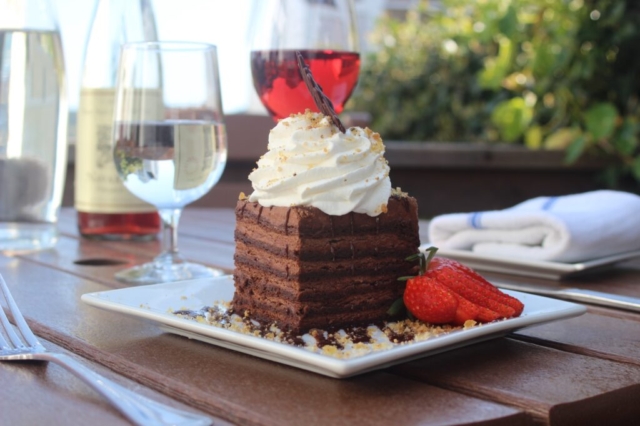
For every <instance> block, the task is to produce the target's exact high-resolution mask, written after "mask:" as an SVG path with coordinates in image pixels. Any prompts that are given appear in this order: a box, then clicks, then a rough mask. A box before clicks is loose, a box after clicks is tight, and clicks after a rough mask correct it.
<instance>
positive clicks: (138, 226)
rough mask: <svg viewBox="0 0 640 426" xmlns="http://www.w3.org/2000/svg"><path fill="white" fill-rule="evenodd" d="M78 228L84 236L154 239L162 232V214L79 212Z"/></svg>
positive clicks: (105, 238) (108, 238) (117, 238)
mask: <svg viewBox="0 0 640 426" xmlns="http://www.w3.org/2000/svg"><path fill="white" fill-rule="evenodd" d="M78 229H79V231H80V233H81V234H82V236H84V237H87V238H95V239H101V240H110V239H113V240H121V239H132V240H142V239H152V238H154V237H155V234H157V233H158V232H160V216H159V215H158V213H156V212H148V213H85V212H78Z"/></svg>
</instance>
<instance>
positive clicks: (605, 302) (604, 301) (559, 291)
mask: <svg viewBox="0 0 640 426" xmlns="http://www.w3.org/2000/svg"><path fill="white" fill-rule="evenodd" d="M492 283H493V284H494V285H496V286H497V287H501V288H506V289H508V290H516V291H522V292H525V293H532V294H540V295H543V296H549V297H553V298H557V299H564V300H573V301H576V302H584V303H591V304H593V305H600V306H607V307H611V308H619V309H626V310H629V311H635V312H640V298H637V297H630V296H622V295H619V294H611V293H604V292H601V291H594V290H584V289H581V288H557V287H551V286H543V285H537V284H536V285H532V284H514V283H508V282H502V281H494V280H492Z"/></svg>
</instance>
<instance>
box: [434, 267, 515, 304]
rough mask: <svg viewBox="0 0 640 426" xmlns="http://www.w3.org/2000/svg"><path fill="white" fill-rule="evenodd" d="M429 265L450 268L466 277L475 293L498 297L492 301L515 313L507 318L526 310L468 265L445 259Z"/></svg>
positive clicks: (513, 298)
mask: <svg viewBox="0 0 640 426" xmlns="http://www.w3.org/2000/svg"><path fill="white" fill-rule="evenodd" d="M429 265H430V267H433V268H438V267H442V268H444V267H449V268H450V269H452V270H454V271H455V272H456V273H461V274H463V275H465V276H466V277H467V278H468V280H469V281H468V282H469V283H473V284H470V285H471V286H472V287H473V289H474V291H476V292H480V293H484V294H485V296H487V297H489V296H491V294H493V295H495V296H496V297H492V299H494V300H497V301H499V303H501V304H503V305H507V306H509V307H511V308H512V309H513V311H514V312H513V314H512V315H510V316H507V317H511V316H514V317H517V316H519V315H520V314H521V313H522V310H523V309H524V305H523V304H522V302H520V301H519V300H518V299H516V298H515V297H512V296H509V295H508V294H505V293H503V292H502V291H500V289H499V288H497V287H495V286H494V285H493V284H491V283H490V282H489V281H487V280H486V279H485V278H484V277H483V276H482V275H480V274H478V273H477V272H476V271H474V270H473V269H471V268H469V267H468V266H466V265H463V264H462V263H460V262H457V261H455V260H453V259H445V258H443V257H434V258H433V259H432V260H431V262H430V264H429Z"/></svg>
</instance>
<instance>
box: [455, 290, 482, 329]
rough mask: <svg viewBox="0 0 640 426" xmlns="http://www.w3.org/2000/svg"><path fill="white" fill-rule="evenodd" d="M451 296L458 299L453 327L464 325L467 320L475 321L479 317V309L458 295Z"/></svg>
mask: <svg viewBox="0 0 640 426" xmlns="http://www.w3.org/2000/svg"><path fill="white" fill-rule="evenodd" d="M453 295H454V296H455V298H456V299H458V309H456V317H455V318H454V320H453V323H454V324H455V325H464V323H465V322H467V321H468V320H474V321H477V320H478V319H479V318H478V316H479V315H480V308H479V307H478V306H476V305H474V304H473V303H471V302H469V301H468V300H467V299H465V298H464V297H462V296H460V295H459V294H455V293H453Z"/></svg>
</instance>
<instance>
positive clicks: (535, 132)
mask: <svg viewBox="0 0 640 426" xmlns="http://www.w3.org/2000/svg"><path fill="white" fill-rule="evenodd" d="M372 41H373V43H374V45H375V46H377V47H376V50H375V53H373V54H369V55H366V56H365V57H364V58H363V66H362V71H361V77H360V82H359V85H358V88H357V89H356V92H355V93H354V96H353V98H352V99H351V100H350V101H349V104H348V108H349V109H351V110H360V111H368V112H370V113H371V115H372V117H373V122H372V128H374V129H375V130H376V131H378V132H380V133H381V134H382V135H383V137H385V138H386V139H388V140H416V141H425V140H429V141H443V142H452V141H466V142H468V141H482V142H489V143H497V142H500V143H504V142H507V143H514V144H524V145H526V146H528V147H530V148H532V149H544V148H546V149H566V152H567V161H568V162H572V161H575V160H576V159H577V158H579V157H580V156H581V155H582V154H583V153H585V152H591V153H599V154H604V155H606V156H608V157H612V158H614V159H616V160H617V161H616V163H617V164H618V166H617V167H615V168H612V169H611V170H609V171H608V179H609V180H610V181H611V182H612V183H613V182H615V181H616V180H617V179H618V178H619V177H620V175H623V174H633V175H634V176H635V177H636V178H637V179H638V180H640V150H639V147H638V133H639V126H638V122H639V119H640V105H639V96H638V95H639V94H640V1H637V0H478V1H475V2H472V1H468V0H441V1H439V2H431V4H430V2H428V1H421V2H420V4H419V7H418V8H417V10H414V11H411V12H409V13H408V15H407V17H406V19H405V20H402V21H400V20H396V19H392V18H390V17H385V18H383V19H382V20H381V22H379V24H378V26H377V29H376V31H375V32H374V34H373V40H372Z"/></svg>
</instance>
